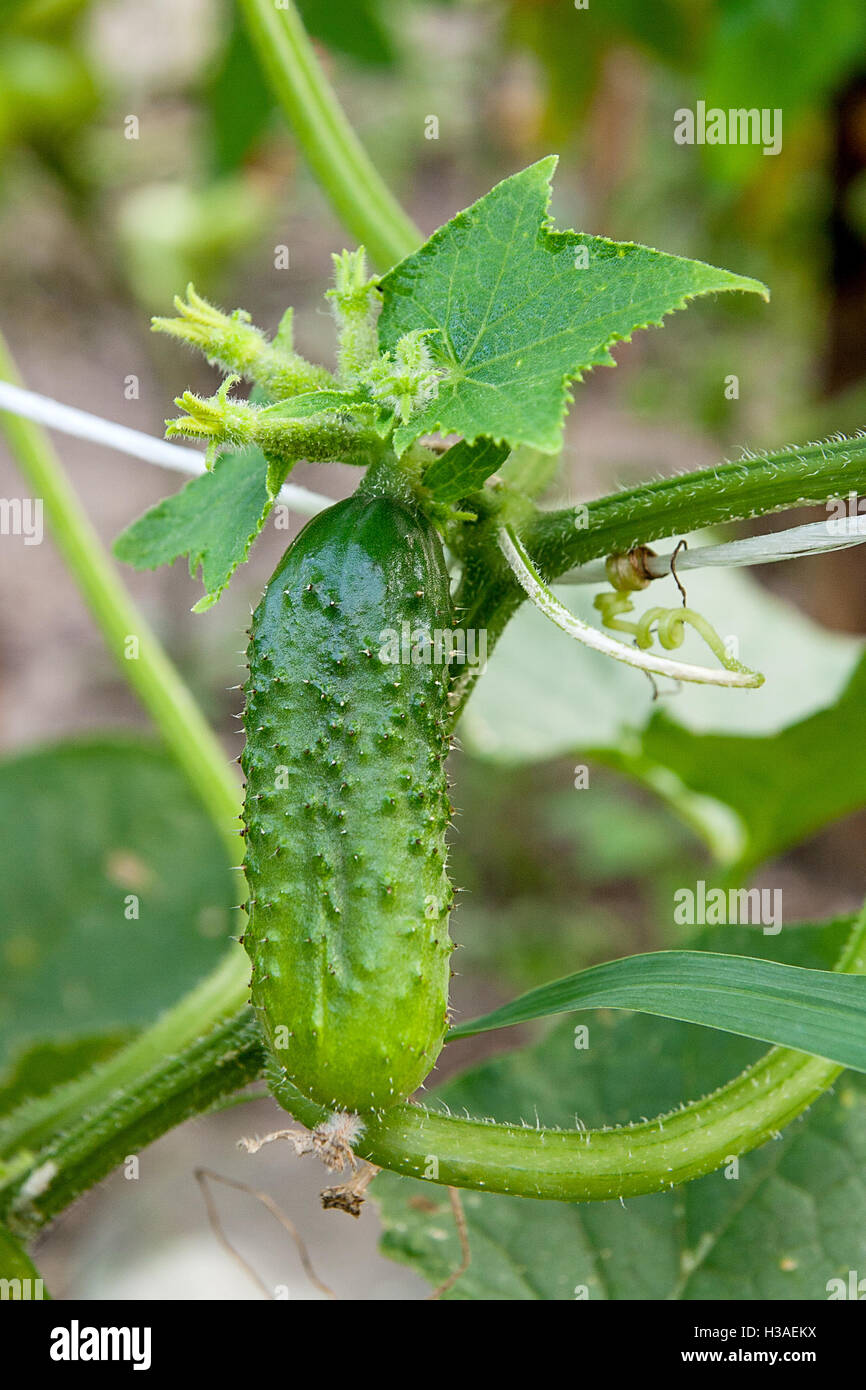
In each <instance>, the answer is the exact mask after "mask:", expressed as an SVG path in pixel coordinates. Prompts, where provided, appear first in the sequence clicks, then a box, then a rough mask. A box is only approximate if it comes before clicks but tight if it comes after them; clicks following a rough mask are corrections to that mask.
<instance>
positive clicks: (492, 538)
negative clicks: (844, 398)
mask: <svg viewBox="0 0 866 1390" xmlns="http://www.w3.org/2000/svg"><path fill="white" fill-rule="evenodd" d="M864 488H866V438H860V437H859V436H858V437H857V438H854V439H844V438H840V439H830V440H826V441H824V442H823V443H812V444H805V445H803V446H802V447H800V448H797V447H796V446H788V447H786V448H784V449H779V450H776V451H775V452H773V453H768V454H763V455H761V456H760V457H757V458H755V457H752V456H749V457H746V458H744V459H743V460H742V461H741V462H737V463H725V464H722V465H721V466H720V467H718V468H704V469H701V470H699V471H697V472H695V473H684V474H679V475H677V476H676V477H673V478H663V479H660V480H657V481H656V482H652V483H645V484H643V485H641V486H640V487H636V488H630V489H629V490H627V491H623V492H615V493H612V494H611V495H610V496H607V497H600V498H598V499H597V500H596V501H593V502H589V503H587V504H586V505H585V506H579V507H566V508H562V509H560V510H557V511H548V512H543V511H538V510H535V509H533V511H532V512H531V513H528V512H527V508H526V506H525V505H524V504H521V505H520V508H519V514H517V515H515V517H514V521H515V522H516V524H517V529H518V531H519V534H520V539H521V541H522V542H523V545H524V546H525V548H526V550H527V551H528V553H529V554H530V556H531V557H532V560H533V563H534V565H535V566H536V568H537V569H538V571H539V573H540V574H541V575H542V576H543V578H544V579H546V580H547V581H548V583H550V582H552V581H553V580H554V579H557V578H558V577H559V575H561V574H564V573H565V572H566V570H569V569H572V568H573V567H574V566H575V565H582V564H585V563H586V562H587V561H589V560H594V559H598V558H600V557H602V556H606V555H611V554H614V553H615V552H621V551H628V550H630V549H631V548H632V546H635V545H642V544H649V543H650V542H652V541H655V540H660V539H662V538H663V537H668V536H678V535H682V534H684V533H686V532H689V531H696V530H699V529H700V528H701V527H703V526H714V525H720V524H723V523H725V522H730V521H740V520H744V519H746V518H749V517H755V516H766V515H768V514H770V513H772V512H779V511H784V510H786V509H787V508H791V507H798V506H806V505H811V504H816V503H821V502H826V501H827V499H828V498H831V497H845V496H847V495H848V493H850V492H862V491H863V490H864ZM482 500H483V499H482ZM486 505H487V506H488V507H489V508H490V510H491V515H490V516H489V517H487V518H486V519H484V520H481V521H479V523H478V525H477V526H476V527H475V529H474V531H473V529H472V528H471V527H467V528H465V534H464V539H465V542H466V545H465V551H464V555H463V559H464V572H463V577H462V579H461V582H460V587H459V590H458V592H457V595H456V596H455V602H456V604H457V606H458V608H459V609H460V610H462V613H463V619H462V625H463V626H464V627H466V628H468V629H471V628H474V629H476V630H481V629H484V630H486V631H487V650H488V652H490V651H492V649H493V647H494V646H495V644H496V641H497V639H498V638H499V636H500V635H501V633H502V631H503V629H504V628H505V625H506V623H507V622H508V620H509V618H511V617H512V615H513V614H514V612H515V611H516V609H517V608H518V607H519V606H520V604H521V603H522V602H523V600H524V597H525V595H524V593H523V590H522V589H521V588H520V586H519V584H518V583H517V581H516V580H515V578H514V576H513V574H512V573H511V570H510V569H509V567H508V565H507V563H506V561H505V559H504V558H503V556H502V553H501V551H500V549H499V546H498V544H497V532H498V530H499V528H500V527H501V525H502V524H503V521H510V520H511V519H512V518H511V516H510V515H509V514H508V508H509V499H508V497H507V495H506V496H505V499H504V509H503V507H502V505H501V504H500V501H499V499H498V498H497V497H496V495H495V494H494V496H493V497H492V498H491V500H490V501H489V502H487V503H486ZM472 684H473V682H472V681H467V683H466V685H465V687H464V688H463V689H462V691H461V696H462V699H461V704H465V702H466V699H467V698H468V696H469V693H470V691H471V689H472Z"/></svg>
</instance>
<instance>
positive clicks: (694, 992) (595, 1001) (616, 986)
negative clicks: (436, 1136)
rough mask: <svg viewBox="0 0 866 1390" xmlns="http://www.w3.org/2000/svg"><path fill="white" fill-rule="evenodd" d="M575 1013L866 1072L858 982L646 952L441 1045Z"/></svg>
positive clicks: (865, 979)
mask: <svg viewBox="0 0 866 1390" xmlns="http://www.w3.org/2000/svg"><path fill="white" fill-rule="evenodd" d="M575 1009H634V1010H636V1011H638V1012H639V1013H648V1014H658V1015H659V1016H660V1017H661V1018H676V1019H680V1020H681V1021H683V1022H685V1023H699V1024H701V1026H702V1027H704V1028H718V1029H720V1030H721V1031H722V1032H725V1033H736V1034H738V1035H739V1036H741V1037H746V1038H757V1039H758V1040H759V1041H760V1042H769V1043H777V1044H779V1045H780V1046H782V1047H795V1048H797V1049H798V1050H799V1051H801V1052H809V1053H811V1054H812V1055H813V1056H816V1057H826V1058H827V1059H828V1060H829V1061H831V1062H839V1063H841V1065H842V1066H845V1067H853V1068H854V1069H855V1070H857V1071H866V975H841V974H836V973H835V972H834V971H832V970H804V969H802V968H801V967H799V966H796V965H779V964H778V963H777V962H776V961H767V960H756V959H755V958H754V957H751V956H731V955H717V954H715V953H714V952H710V951H654V952H651V953H649V954H646V955H638V956H626V957H624V958H623V959H622V960H612V961H606V962H605V963H604V964H603V965H593V966H590V968H589V969H588V970H581V971H579V972H578V973H577V974H576V975H566V976H565V977H564V978H563V979H561V980H553V981H552V982H551V983H550V984H547V985H541V986H540V988H538V989H532V990H529V992H528V993H527V994H523V995H521V997H520V998H519V999H515V1000H514V1001H513V1002H512V1003H511V1004H504V1005H503V1006H502V1007H501V1008H499V1009H494V1010H493V1012H492V1013H489V1014H484V1015H483V1017H481V1018H476V1019H472V1020H471V1022H469V1023H461V1024H460V1025H459V1026H458V1027H456V1028H452V1029H450V1031H449V1033H448V1035H447V1040H448V1041H449V1042H453V1041H455V1040H456V1039H457V1038H471V1037H472V1036H473V1035H474V1034H476V1033H487V1032H489V1031H490V1030H491V1029H492V1028H510V1027H512V1026H513V1025H514V1024H515V1023H528V1022H530V1020H532V1019H534V1018H549V1017H550V1015H551V1014H563V1013H570V1012H572V1011H573V1010H575Z"/></svg>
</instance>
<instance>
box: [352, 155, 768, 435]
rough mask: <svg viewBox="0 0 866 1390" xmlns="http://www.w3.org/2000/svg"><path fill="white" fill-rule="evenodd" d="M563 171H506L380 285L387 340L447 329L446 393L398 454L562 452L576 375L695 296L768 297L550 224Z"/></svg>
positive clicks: (719, 275)
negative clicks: (447, 448)
mask: <svg viewBox="0 0 866 1390" xmlns="http://www.w3.org/2000/svg"><path fill="white" fill-rule="evenodd" d="M555 165H556V161H555V159H553V158H548V159H542V160H540V161H539V162H538V163H537V164H533V165H530V167H529V168H528V169H524V170H522V171H521V172H520V173H519V174H514V175H512V176H511V177H510V178H507V179H504V180H503V182H502V183H500V184H497V186H496V187H495V188H494V189H492V190H491V192H490V193H488V194H486V195H485V196H484V197H483V198H480V199H479V200H478V202H476V203H473V205H472V206H471V207H470V208H467V209H466V210H465V211H463V212H460V213H458V214H457V216H456V217H454V218H452V220H451V221H450V222H447V223H446V224H445V226H443V227H440V228H439V230H438V231H436V232H434V233H433V236H432V237H431V238H430V239H429V241H427V242H425V244H424V245H423V246H422V247H421V248H420V250H418V251H416V252H414V253H413V254H412V255H411V256H407V257H406V259H405V260H403V261H401V262H400V264H399V265H397V266H395V267H394V269H393V270H391V271H389V273H388V274H387V275H386V276H385V277H384V279H383V280H382V282H381V289H382V293H383V296H384V303H383V307H382V315H381V318H380V319H379V339H380V343H381V345H382V347H383V348H386V349H393V348H394V347H395V346H396V343H397V340H398V339H399V338H400V337H401V335H402V334H404V333H408V332H410V331H411V330H415V329H431V328H432V329H438V330H439V335H438V337H437V336H435V335H433V336H431V337H430V339H429V340H428V342H429V346H430V348H431V351H432V353H433V355H434V358H435V360H436V361H437V362H438V364H439V365H440V366H441V367H442V368H443V376H442V377H441V379H440V381H439V390H438V395H437V396H436V397H435V398H433V399H432V400H431V401H430V402H429V403H428V404H427V405H426V406H423V407H422V408H421V409H420V410H418V411H416V412H415V414H414V415H413V416H412V417H411V418H410V419H409V420H408V421H407V422H406V423H405V424H403V425H401V426H399V427H398V429H397V431H396V434H395V436H394V439H395V446H396V448H397V449H398V451H401V452H402V450H404V449H406V448H407V447H408V446H409V444H411V443H412V442H413V440H415V439H418V438H419V437H420V436H421V435H422V434H430V433H434V432H436V431H441V432H442V433H445V434H448V433H451V432H454V433H456V434H461V435H464V436H465V438H466V439H467V440H468V441H470V442H471V441H472V440H475V439H477V438H478V436H479V435H486V436H489V438H490V439H492V440H495V441H504V442H508V443H509V444H512V445H514V444H529V445H531V446H533V447H534V448H537V449H541V450H542V451H546V452H548V453H555V452H557V451H558V450H559V449H560V448H561V445H562V428H563V419H564V417H565V413H566V410H567V406H568V401H569V399H570V397H569V391H568V383H569V381H572V380H575V379H580V377H581V376H582V375H583V373H584V372H586V371H588V370H589V369H590V368H591V367H596V366H600V365H608V366H612V365H613V362H614V359H613V357H612V356H611V353H610V348H611V346H612V345H613V344H614V343H617V342H621V341H623V340H628V339H630V338H631V335H632V333H633V332H634V331H635V329H638V328H648V327H650V326H652V325H657V324H660V323H661V322H662V320H663V319H664V317H665V315H667V314H670V313H672V312H673V311H674V310H675V309H682V308H685V306H686V305H687V303H688V301H689V300H690V299H692V298H694V297H695V296H696V295H702V294H710V293H715V292H717V291H721V290H746V291H751V292H754V293H757V294H762V295H764V296H765V297H766V294H767V291H766V290H765V288H764V286H763V285H760V284H759V283H758V282H757V281H756V280H749V279H746V278H744V277H743V276H740V275H734V274H732V273H731V272H730V271H727V270H719V269H717V268H716V267H714V266H708V265H704V264H703V263H702V262H700V261H690V260H685V259H683V258H681V257H679V256H668V255H665V254H664V253H663V252H660V251H653V250H650V249H649V248H647V247H645V246H634V245H632V244H631V243H630V242H615V241H608V240H606V239H605V238H603V237H592V236H585V235H582V234H579V233H577V232H559V231H554V230H552V229H551V227H550V222H549V217H548V203H549V201H550V180H551V178H552V176H553V171H554V168H555Z"/></svg>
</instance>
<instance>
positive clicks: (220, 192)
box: [117, 172, 272, 312]
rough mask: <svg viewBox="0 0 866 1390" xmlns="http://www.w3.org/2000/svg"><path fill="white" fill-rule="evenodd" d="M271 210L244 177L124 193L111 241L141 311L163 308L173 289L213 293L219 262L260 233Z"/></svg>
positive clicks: (260, 190) (265, 194)
mask: <svg viewBox="0 0 866 1390" xmlns="http://www.w3.org/2000/svg"><path fill="white" fill-rule="evenodd" d="M271 207H272V193H271V192H270V191H269V190H268V188H267V185H266V184H265V183H264V182H263V181H262V180H261V179H256V178H255V176H254V175H252V174H246V173H244V172H239V173H227V174H226V175H224V176H223V177H222V178H218V179H214V180H213V181H212V182H210V183H205V184H193V183H190V182H182V181H180V180H174V181H169V180H166V179H163V180H160V181H159V182H157V183H145V184H143V185H140V186H136V187H135V188H133V189H132V190H131V191H130V192H129V193H127V194H126V195H125V197H124V199H123V202H122V203H121V205H120V210H119V214H118V217H117V240H118V242H119V248H120V252H121V254H122V256H123V258H124V263H125V268H126V271H127V274H128V276H129V279H130V282H131V285H132V288H133V290H134V291H135V294H136V295H137V296H138V298H139V300H140V301H141V303H142V304H143V305H144V306H145V308H146V309H147V311H148V312H151V311H152V310H153V306H154V305H155V304H170V303H171V301H172V297H173V295H174V294H175V291H176V290H177V288H178V286H179V285H188V284H189V283H190V281H194V282H195V283H196V284H201V283H205V284H210V285H215V280H216V279H217V277H219V275H220V274H221V272H222V271H223V269H224V266H225V263H226V261H228V260H229V259H230V258H231V257H233V256H237V255H238V254H239V253H240V252H242V251H244V250H246V249H247V248H248V247H249V246H250V245H251V244H252V243H253V242H254V241H255V240H256V238H257V237H259V236H260V235H261V233H262V232H263V231H264V229H265V226H266V225H267V219H268V216H269V213H270V211H271Z"/></svg>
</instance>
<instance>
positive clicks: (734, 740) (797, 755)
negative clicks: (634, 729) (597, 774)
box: [642, 656, 866, 864]
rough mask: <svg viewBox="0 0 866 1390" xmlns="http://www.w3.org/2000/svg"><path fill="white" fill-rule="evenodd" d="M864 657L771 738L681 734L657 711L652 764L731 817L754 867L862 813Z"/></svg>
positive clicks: (865, 777) (865, 785)
mask: <svg viewBox="0 0 866 1390" xmlns="http://www.w3.org/2000/svg"><path fill="white" fill-rule="evenodd" d="M864 707H866V656H864V657H861V659H860V662H859V663H858V665H857V666H856V667H855V669H854V673H853V675H852V676H851V677H850V680H849V681H848V682H847V684H846V685H845V686H844V688H843V690H842V692H841V694H840V695H839V696H838V698H837V699H836V700H835V701H834V702H833V703H831V704H829V705H828V707H827V708H825V709H821V710H819V711H818V712H817V713H815V714H812V715H809V716H808V718H806V719H802V720H799V721H798V722H796V723H794V724H791V725H789V726H788V727H787V728H785V729H782V730H780V732H779V733H777V734H776V735H775V736H774V737H770V738H754V737H737V736H736V735H733V734H721V733H702V732H699V731H692V730H689V729H684V728H683V727H682V726H680V725H679V724H677V723H676V722H675V721H674V720H673V719H671V718H670V716H669V715H668V714H667V713H666V712H663V711H659V712H658V713H656V715H655V716H654V718H653V719H652V720H651V721H650V723H649V725H648V726H647V728H646V729H645V731H644V735H643V740H642V750H643V755H644V757H645V758H646V759H647V760H648V761H649V763H650V764H651V765H656V766H658V767H661V768H664V769H666V770H667V771H668V772H669V773H673V774H675V776H676V778H677V779H678V780H679V782H680V783H681V784H682V786H684V787H686V788H688V789H689V790H690V791H692V792H695V793H697V794H698V795H701V796H712V797H714V798H715V799H716V800H718V801H722V802H724V803H725V805H726V806H730V807H731V808H732V809H733V810H734V811H736V813H737V815H738V817H739V819H740V821H741V824H742V825H743V827H744V829H745V831H746V834H747V837H748V850H747V853H746V854H745V855H744V856H743V858H744V861H745V862H746V863H748V864H756V863H759V862H760V861H761V860H764V859H768V858H770V856H771V855H775V854H779V853H781V852H782V851H783V850H786V849H789V848H790V847H791V846H792V845H795V844H799V843H800V842H802V841H803V840H805V839H806V838H807V837H808V836H810V835H814V834H815V833H816V832H817V831H818V830H820V829H821V828H822V826H825V825H829V824H831V822H833V821H835V820H839V819H840V818H841V817H842V816H845V815H849V814H850V813H851V812H852V811H857V810H859V809H860V808H861V807H862V806H866V744H864V740H863V736H862V735H863V710H864Z"/></svg>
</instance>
